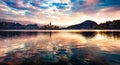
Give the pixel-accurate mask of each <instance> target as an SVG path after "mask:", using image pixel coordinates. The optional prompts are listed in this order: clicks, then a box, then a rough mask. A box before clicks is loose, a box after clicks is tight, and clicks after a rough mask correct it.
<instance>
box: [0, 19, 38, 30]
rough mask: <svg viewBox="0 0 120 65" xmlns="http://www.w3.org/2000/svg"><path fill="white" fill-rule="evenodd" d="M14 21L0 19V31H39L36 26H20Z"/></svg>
mask: <svg viewBox="0 0 120 65" xmlns="http://www.w3.org/2000/svg"><path fill="white" fill-rule="evenodd" d="M14 22H15V21H14V20H7V19H0V30H14V29H22V30H24V29H39V26H38V25H37V24H28V25H22V24H20V23H14Z"/></svg>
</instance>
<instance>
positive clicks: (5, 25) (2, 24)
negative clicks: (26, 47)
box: [0, 19, 120, 30]
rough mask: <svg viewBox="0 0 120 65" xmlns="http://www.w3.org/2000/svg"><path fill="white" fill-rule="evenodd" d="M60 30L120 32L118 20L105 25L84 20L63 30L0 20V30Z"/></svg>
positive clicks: (52, 26)
mask: <svg viewBox="0 0 120 65" xmlns="http://www.w3.org/2000/svg"><path fill="white" fill-rule="evenodd" d="M19 29H20V30H21V29H22V30H60V29H109V30H111V29H112V30H114V29H116V30H120V20H113V21H106V22H105V23H101V24H97V23H96V22H95V21H92V20H86V21H84V22H82V23H79V24H75V25H71V26H68V27H65V28H60V27H59V26H55V25H49V24H47V25H44V26H39V25H37V24H28V25H23V24H20V23H14V21H13V20H6V19H0V30H19Z"/></svg>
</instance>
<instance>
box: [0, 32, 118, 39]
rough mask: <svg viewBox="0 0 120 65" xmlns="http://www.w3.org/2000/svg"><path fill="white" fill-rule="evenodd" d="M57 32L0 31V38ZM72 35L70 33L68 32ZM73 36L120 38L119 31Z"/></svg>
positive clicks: (85, 33) (82, 33) (83, 33)
mask: <svg viewBox="0 0 120 65" xmlns="http://www.w3.org/2000/svg"><path fill="white" fill-rule="evenodd" d="M57 33H59V32H54V31H0V38H8V37H10V38H11V37H20V36H37V35H39V34H42V35H50V36H51V35H52V34H57ZM68 33H72V32H68ZM74 33H75V34H80V35H82V36H83V37H85V38H94V37H95V36H96V35H97V34H100V35H103V36H106V37H108V38H115V39H117V38H120V31H100V32H96V31H80V32H74Z"/></svg>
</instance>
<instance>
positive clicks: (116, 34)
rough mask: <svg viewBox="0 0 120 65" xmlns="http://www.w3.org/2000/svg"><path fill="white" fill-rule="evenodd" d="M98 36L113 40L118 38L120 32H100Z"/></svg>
mask: <svg viewBox="0 0 120 65" xmlns="http://www.w3.org/2000/svg"><path fill="white" fill-rule="evenodd" d="M100 34H101V35H104V36H107V37H108V38H114V39H119V38H120V31H109V32H100Z"/></svg>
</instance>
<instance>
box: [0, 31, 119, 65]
mask: <svg viewBox="0 0 120 65" xmlns="http://www.w3.org/2000/svg"><path fill="white" fill-rule="evenodd" d="M0 44H1V46H0V65H5V64H6V65H7V64H9V65H119V64H120V36H119V32H103V31H100V32H98V31H97V32H95V31H89V32H87V31H77V32H63V31H55V32H53V31H11V32H10V31H4V32H3V31H1V32H0Z"/></svg>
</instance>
